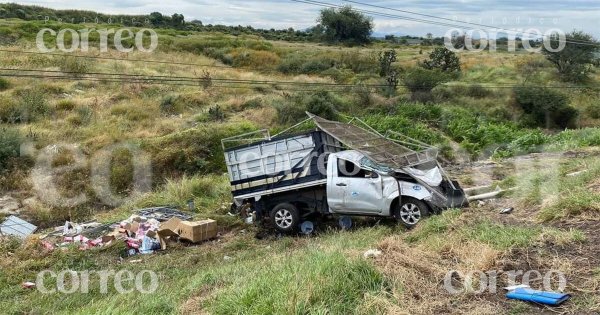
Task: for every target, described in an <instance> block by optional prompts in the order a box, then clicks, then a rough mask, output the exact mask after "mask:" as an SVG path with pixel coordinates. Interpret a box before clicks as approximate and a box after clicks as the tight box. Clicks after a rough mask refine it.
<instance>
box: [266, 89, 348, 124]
mask: <svg viewBox="0 0 600 315" xmlns="http://www.w3.org/2000/svg"><path fill="white" fill-rule="evenodd" d="M345 107H346V104H345V103H344V101H343V100H341V99H340V98H338V97H337V96H335V95H334V94H333V93H331V92H328V91H319V92H316V93H314V94H309V95H306V94H298V95H296V96H293V97H290V98H289V99H288V100H287V101H286V102H285V103H283V104H279V105H276V109H277V117H278V121H279V123H281V124H295V123H298V122H300V121H301V120H304V119H306V112H309V113H312V114H315V115H317V116H320V117H323V118H325V119H329V120H337V119H338V118H339V111H341V110H343V109H344V108H345Z"/></svg>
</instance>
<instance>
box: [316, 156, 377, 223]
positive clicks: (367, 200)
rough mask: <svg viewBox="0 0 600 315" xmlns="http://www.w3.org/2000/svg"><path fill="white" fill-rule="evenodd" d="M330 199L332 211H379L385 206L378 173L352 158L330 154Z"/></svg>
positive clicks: (328, 179) (328, 193) (361, 212)
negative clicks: (358, 163)
mask: <svg viewBox="0 0 600 315" xmlns="http://www.w3.org/2000/svg"><path fill="white" fill-rule="evenodd" d="M328 162H329V163H328V164H327V203H328V204H329V207H330V208H331V212H336V213H347V214H353V213H360V214H365V213H369V214H373V215H378V214H380V213H381V212H382V210H383V205H384V200H383V185H382V183H381V177H380V176H379V175H377V173H374V172H370V171H367V170H364V169H361V168H360V166H358V165H356V164H354V163H353V162H352V161H349V160H344V159H341V158H338V157H337V155H336V154H332V155H330V156H329V161H328Z"/></svg>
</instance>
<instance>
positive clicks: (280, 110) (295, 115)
mask: <svg viewBox="0 0 600 315" xmlns="http://www.w3.org/2000/svg"><path fill="white" fill-rule="evenodd" d="M275 109H276V110H277V121H278V122H279V123H280V124H282V125H291V124H295V123H298V122H300V121H301V120H303V119H305V118H306V113H305V111H306V107H304V106H303V105H302V104H299V103H296V102H290V101H286V102H283V103H279V104H275Z"/></svg>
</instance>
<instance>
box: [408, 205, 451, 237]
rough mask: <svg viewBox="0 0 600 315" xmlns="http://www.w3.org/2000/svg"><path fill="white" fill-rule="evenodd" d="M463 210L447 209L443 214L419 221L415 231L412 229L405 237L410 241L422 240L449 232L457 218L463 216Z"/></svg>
mask: <svg viewBox="0 0 600 315" xmlns="http://www.w3.org/2000/svg"><path fill="white" fill-rule="evenodd" d="M461 214H462V210H447V211H444V212H442V214H441V215H435V216H431V217H429V218H428V219H427V220H425V221H423V222H421V223H419V225H418V226H417V227H415V229H414V231H411V232H410V233H409V234H408V235H407V236H406V237H405V238H404V239H405V240H406V241H407V242H409V243H415V242H419V241H422V240H424V239H426V238H428V237H430V236H433V235H437V234H444V233H446V232H448V229H449V228H450V226H452V225H453V224H454V223H455V222H456V220H457V219H458V218H459V217H460V216H461Z"/></svg>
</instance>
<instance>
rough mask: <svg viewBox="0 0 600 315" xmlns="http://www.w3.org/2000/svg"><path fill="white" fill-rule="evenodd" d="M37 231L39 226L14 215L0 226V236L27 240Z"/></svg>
mask: <svg viewBox="0 0 600 315" xmlns="http://www.w3.org/2000/svg"><path fill="white" fill-rule="evenodd" d="M35 230H37V226H35V225H33V224H31V223H29V222H27V221H25V220H22V219H19V218H18V217H16V216H14V215H12V216H10V217H8V218H7V219H6V221H4V223H2V224H1V225H0V235H13V236H17V237H20V238H22V239H25V238H26V237H27V236H29V235H31V234H32V233H33V232H35Z"/></svg>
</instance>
